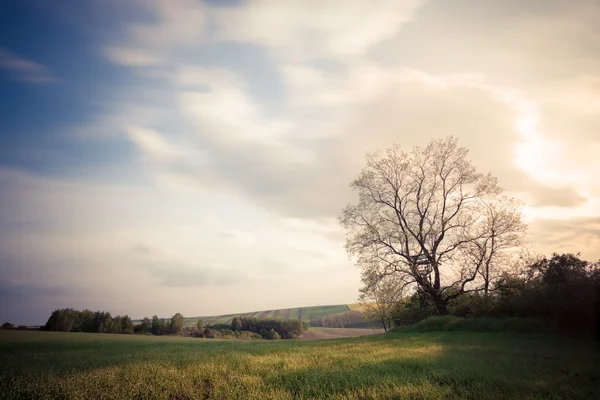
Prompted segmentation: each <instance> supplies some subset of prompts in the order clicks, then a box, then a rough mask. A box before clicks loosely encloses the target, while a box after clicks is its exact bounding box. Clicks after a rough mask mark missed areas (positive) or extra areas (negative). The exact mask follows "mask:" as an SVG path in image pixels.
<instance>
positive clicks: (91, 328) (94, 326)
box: [44, 308, 134, 333]
mask: <svg viewBox="0 0 600 400" xmlns="http://www.w3.org/2000/svg"><path fill="white" fill-rule="evenodd" d="M44 330H47V331H62V332H93V333H133V331H134V328H133V322H132V321H131V318H129V316H127V315H124V316H119V315H117V316H116V317H114V318H113V317H112V316H111V315H110V313H109V312H104V311H96V312H93V311H90V310H83V311H78V310H74V309H72V308H65V309H59V310H55V311H54V312H52V315H50V318H48V321H47V322H46V325H45V326H44Z"/></svg>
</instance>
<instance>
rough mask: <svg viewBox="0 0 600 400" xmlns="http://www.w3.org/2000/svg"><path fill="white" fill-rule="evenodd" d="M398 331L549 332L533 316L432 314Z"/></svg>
mask: <svg viewBox="0 0 600 400" xmlns="http://www.w3.org/2000/svg"><path fill="white" fill-rule="evenodd" d="M395 330H396V331H398V332H432V331H468V332H469V331H470V332H513V333H533V332H550V331H551V329H550V328H549V327H548V326H547V325H545V324H544V323H543V322H542V321H539V320H536V319H533V318H512V317H506V318H459V317H455V316H452V315H446V316H442V317H439V316H434V317H429V318H427V319H424V320H423V321H420V322H417V323H416V324H413V325H408V326H402V327H399V328H396V329H395Z"/></svg>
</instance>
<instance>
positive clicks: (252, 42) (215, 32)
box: [0, 0, 600, 324]
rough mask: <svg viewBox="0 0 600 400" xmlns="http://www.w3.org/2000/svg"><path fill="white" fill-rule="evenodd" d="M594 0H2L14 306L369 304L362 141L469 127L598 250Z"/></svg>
mask: <svg viewBox="0 0 600 400" xmlns="http://www.w3.org/2000/svg"><path fill="white" fill-rule="evenodd" d="M598 49H600V3H598V2H596V1H594V0H590V1H584V0H573V1H568V2H567V1H563V0H531V1H527V2H523V1H521V0H505V1H501V2H500V1H496V0H482V1H466V0H456V1H452V2H448V1H445V0H403V1H397V0H380V1H369V0H329V1H326V2H323V1H316V0H315V1H313V0H303V1H299V0H298V1H296V0H290V1H276V0H254V1H236V0H233V1H216V0H213V1H197V0H169V1H162V0H131V1H126V2H125V1H121V0H63V1H47V0H21V1H17V0H5V1H3V2H2V3H1V4H0V94H1V95H0V320H1V321H2V322H3V321H10V322H12V323H14V324H43V323H45V321H46V320H47V318H48V316H49V315H50V313H51V312H52V310H54V309H57V308H64V307H73V308H76V309H84V308H89V309H92V310H107V311H110V312H111V313H112V314H113V315H115V314H128V315H130V316H132V317H133V318H141V317H143V316H152V315H154V314H156V315H159V316H165V317H167V316H170V315H173V314H174V313H176V312H181V313H182V314H184V315H185V316H201V315H215V314H223V313H235V312H249V311H258V310H268V309H276V308H287V307H296V306H311V305H325V304H343V303H352V302H355V301H356V299H357V296H358V289H359V287H360V274H359V271H358V269H357V268H356V267H355V266H354V265H353V261H352V260H350V259H349V258H348V256H347V254H346V253H345V250H344V240H345V232H344V231H343V229H342V228H341V226H340V225H339V223H338V220H337V217H338V215H339V214H340V212H341V210H342V209H343V208H344V206H346V205H347V204H348V203H349V202H352V201H354V200H355V199H356V195H355V194H354V193H352V191H351V190H350V188H349V182H350V181H351V180H352V179H354V178H356V177H357V176H358V173H359V172H360V170H361V168H362V166H363V165H364V156H365V154H366V153H367V152H369V151H373V150H377V149H382V148H385V147H388V146H390V145H392V144H393V143H400V144H402V145H404V146H406V147H407V148H410V147H412V146H415V145H424V144H426V143H427V142H429V141H430V140H431V139H434V138H440V137H445V136H448V135H453V136H456V137H457V138H459V141H460V144H461V145H462V146H465V147H467V148H468V149H469V150H470V153H469V158H470V159H471V160H472V161H473V163H474V164H475V166H476V167H477V169H478V171H480V172H485V173H487V172H491V173H492V174H493V175H495V176H497V177H498V180H499V184H500V185H501V186H502V187H503V188H504V189H505V190H506V193H507V194H508V195H511V196H515V197H518V198H520V199H521V200H522V201H524V202H525V204H526V206H525V208H524V215H525V218H526V221H527V223H528V226H529V231H528V236H527V246H528V247H529V248H530V249H531V250H532V251H534V252H536V253H539V254H544V255H551V254H552V253H553V252H581V256H582V258H584V259H587V260H590V261H595V260H597V259H599V258H600V157H599V155H600V52H598Z"/></svg>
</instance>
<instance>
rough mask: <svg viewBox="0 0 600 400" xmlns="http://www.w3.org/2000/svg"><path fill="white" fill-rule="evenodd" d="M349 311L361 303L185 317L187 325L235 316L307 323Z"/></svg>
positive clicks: (220, 321) (219, 320)
mask: <svg viewBox="0 0 600 400" xmlns="http://www.w3.org/2000/svg"><path fill="white" fill-rule="evenodd" d="M347 311H361V307H360V304H339V305H329V306H313V307H295V308H284V309H279V310H263V311H252V312H246V313H237V314H224V315H213V316H202V317H189V318H185V320H184V321H185V326H195V325H196V323H197V322H198V320H199V319H202V321H203V322H204V325H210V324H215V323H216V324H228V323H231V320H232V319H233V317H254V318H281V319H300V320H302V321H305V322H307V323H310V321H311V320H312V319H313V318H315V317H319V318H321V317H326V316H329V315H334V314H342V313H345V312H347Z"/></svg>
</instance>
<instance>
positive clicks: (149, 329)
mask: <svg viewBox="0 0 600 400" xmlns="http://www.w3.org/2000/svg"><path fill="white" fill-rule="evenodd" d="M183 324H184V319H183V315H182V314H180V313H177V314H175V315H173V316H172V317H171V319H170V320H164V319H162V318H158V317H157V316H156V315H155V316H153V317H152V319H150V318H148V317H144V318H143V319H142V322H140V323H139V324H138V325H136V326H135V327H134V332H135V333H140V334H146V335H149V334H152V335H169V334H177V333H180V332H181V331H182V330H183Z"/></svg>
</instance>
